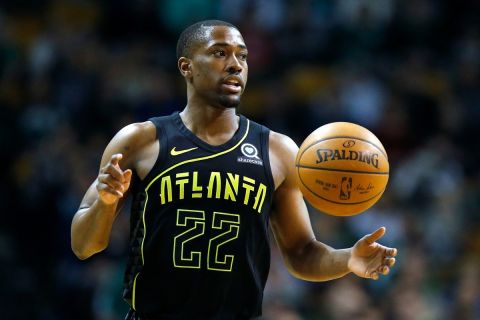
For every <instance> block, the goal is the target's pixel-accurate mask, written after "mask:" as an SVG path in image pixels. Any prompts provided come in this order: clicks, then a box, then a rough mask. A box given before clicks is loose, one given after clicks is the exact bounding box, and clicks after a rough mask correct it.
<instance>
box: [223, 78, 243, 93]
mask: <svg viewBox="0 0 480 320" xmlns="http://www.w3.org/2000/svg"><path fill="white" fill-rule="evenodd" d="M221 87H222V89H223V91H226V92H228V93H240V92H242V88H243V82H242V79H241V78H240V77H237V76H229V77H226V78H225V79H223V81H222V84H221Z"/></svg>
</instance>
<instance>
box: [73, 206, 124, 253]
mask: <svg viewBox="0 0 480 320" xmlns="http://www.w3.org/2000/svg"><path fill="white" fill-rule="evenodd" d="M116 209H117V203H115V204H104V203H103V202H101V201H99V200H96V201H95V202H94V203H93V204H92V205H91V206H90V207H88V208H82V209H79V210H78V211H77V213H76V214H75V217H74V218H73V221H72V229H71V245H72V250H73V252H74V253H75V255H76V256H77V257H78V258H79V259H82V260H83V259H87V258H88V257H90V256H92V255H94V254H95V253H97V252H100V251H102V250H104V249H105V248H106V247H107V246H108V242H109V238H110V232H111V230H112V224H113V220H114V219H115V214H116Z"/></svg>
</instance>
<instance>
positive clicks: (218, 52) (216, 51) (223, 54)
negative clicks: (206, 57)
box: [213, 50, 226, 58]
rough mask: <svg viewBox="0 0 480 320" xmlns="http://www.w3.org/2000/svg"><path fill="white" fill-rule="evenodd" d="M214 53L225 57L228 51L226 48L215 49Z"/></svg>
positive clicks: (218, 56)
mask: <svg viewBox="0 0 480 320" xmlns="http://www.w3.org/2000/svg"><path fill="white" fill-rule="evenodd" d="M213 55H214V56H215V57H217V58H221V57H225V56H226V53H225V51H224V50H215V51H214V52H213Z"/></svg>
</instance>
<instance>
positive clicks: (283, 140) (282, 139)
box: [269, 130, 298, 154]
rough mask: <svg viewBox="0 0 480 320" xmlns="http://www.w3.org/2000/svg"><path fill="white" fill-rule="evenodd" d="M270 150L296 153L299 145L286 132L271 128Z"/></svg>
mask: <svg viewBox="0 0 480 320" xmlns="http://www.w3.org/2000/svg"><path fill="white" fill-rule="evenodd" d="M269 144H270V150H271V151H273V152H279V153H280V154H281V153H285V152H287V153H289V154H296V153H297V152H298V146H297V144H296V143H295V141H293V139H292V138H290V137H289V136H287V135H286V134H283V133H279V132H276V131H273V130H270V136H269Z"/></svg>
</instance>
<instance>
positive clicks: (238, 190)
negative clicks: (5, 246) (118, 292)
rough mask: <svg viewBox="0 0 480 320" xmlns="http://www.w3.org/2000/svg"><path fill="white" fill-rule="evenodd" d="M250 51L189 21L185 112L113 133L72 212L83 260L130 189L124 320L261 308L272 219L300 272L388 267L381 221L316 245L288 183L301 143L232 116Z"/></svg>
mask: <svg viewBox="0 0 480 320" xmlns="http://www.w3.org/2000/svg"><path fill="white" fill-rule="evenodd" d="M247 55H248V50H247V47H246V46H245V43H244V41H243V38H242V36H241V34H240V32H239V31H238V29H237V28H236V27H234V26H233V25H231V24H229V23H226V22H222V21H203V22H200V23H196V24H194V25H192V26H190V27H188V28H187V29H186V30H185V31H184V32H183V33H182V34H181V36H180V38H179V40H178V45H177V56H178V68H179V70H180V73H181V75H182V76H183V77H184V78H185V81H186V84H187V97H188V102H187V105H186V107H185V108H184V109H183V111H181V112H179V113H178V112H176V113H174V114H172V115H169V116H163V117H157V118H152V119H150V120H149V121H146V122H143V123H135V124H131V125H128V126H126V127H125V128H123V129H122V130H120V131H119V132H118V133H117V134H116V135H115V137H114V138H113V139H112V141H111V142H110V143H109V144H108V146H107V147H106V149H105V152H104V154H103V157H102V160H101V164H100V171H99V174H98V177H97V179H96V180H95V181H94V182H93V183H92V185H91V187H90V188H89V189H88V191H87V192H86V194H85V197H84V199H83V200H82V203H81V205H80V208H79V209H78V211H77V213H76V214H75V216H74V218H73V222H72V248H73V251H74V252H75V254H76V255H77V256H78V257H79V258H80V259H86V258H88V257H90V256H92V255H93V254H95V253H97V252H100V251H102V250H104V249H105V248H106V247H107V246H108V242H109V237H110V232H111V229H112V224H113V222H114V220H115V217H116V215H117V213H118V212H119V210H120V208H121V207H122V203H123V202H124V199H125V198H126V197H127V195H128V194H130V195H132V196H133V205H132V210H131V234H130V237H131V250H130V257H129V263H128V266H127V271H126V276H125V291H124V298H125V300H126V301H127V302H128V303H129V304H130V306H131V310H130V312H129V314H128V315H127V319H142V320H144V319H250V318H254V317H257V316H259V315H261V307H262V297H263V289H264V286H265V282H266V281H267V276H268V271H269V266H270V244H269V228H270V226H271V228H272V230H273V234H274V235H275V239H276V241H277V244H278V246H279V248H280V250H281V252H282V254H283V258H284V261H285V265H286V267H287V268H288V270H289V271H290V272H291V273H292V274H293V275H294V276H296V277H298V278H300V279H305V280H309V281H325V280H330V279H335V278H339V277H342V276H344V275H346V274H348V273H350V272H353V273H355V274H356V275H358V276H360V277H364V278H372V279H377V278H378V277H379V275H382V274H383V275H386V274H388V272H389V270H390V267H392V266H393V264H394V263H395V258H394V256H395V255H396V251H397V250H396V249H394V248H387V247H384V246H382V245H380V244H378V243H376V240H378V239H379V238H380V237H382V235H383V234H384V233H385V228H383V227H382V228H380V229H378V230H376V231H374V232H373V233H372V234H369V235H366V236H365V237H363V238H362V239H360V240H359V241H358V242H357V243H356V244H355V245H354V246H353V247H352V248H349V249H342V250H335V249H333V248H331V247H329V246H327V245H325V244H323V243H321V242H319V241H317V240H315V237H314V233H313V231H312V227H311V224H310V220H309V216H308V212H307V207H306V205H305V202H304V200H303V197H302V194H301V193H300V191H299V189H298V188H297V186H296V184H295V171H294V160H295V156H296V153H297V150H298V147H297V146H296V144H295V143H294V142H293V141H292V140H291V139H290V138H288V137H287V136H285V135H282V134H279V133H276V132H273V131H270V130H269V129H267V128H266V127H264V126H262V125H259V124H257V123H255V122H253V121H251V120H249V119H247V118H245V117H244V116H242V115H239V114H238V113H237V107H238V105H239V103H240V97H241V95H242V93H243V91H244V90H245V85H246V83H247V74H248V65H247Z"/></svg>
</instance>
